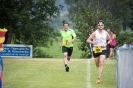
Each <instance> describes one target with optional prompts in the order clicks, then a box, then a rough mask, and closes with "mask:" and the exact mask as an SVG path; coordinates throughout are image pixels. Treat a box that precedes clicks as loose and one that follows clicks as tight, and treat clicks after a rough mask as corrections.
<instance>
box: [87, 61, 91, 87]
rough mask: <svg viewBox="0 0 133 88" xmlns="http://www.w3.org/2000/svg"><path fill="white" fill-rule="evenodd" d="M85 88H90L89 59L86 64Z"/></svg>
mask: <svg viewBox="0 0 133 88" xmlns="http://www.w3.org/2000/svg"><path fill="white" fill-rule="evenodd" d="M87 88H92V87H91V84H90V59H88V64H87Z"/></svg>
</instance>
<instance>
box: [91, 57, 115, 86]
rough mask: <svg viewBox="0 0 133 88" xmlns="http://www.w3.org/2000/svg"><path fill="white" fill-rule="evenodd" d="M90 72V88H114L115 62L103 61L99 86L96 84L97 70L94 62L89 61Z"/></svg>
mask: <svg viewBox="0 0 133 88" xmlns="http://www.w3.org/2000/svg"><path fill="white" fill-rule="evenodd" d="M90 71H91V73H90V74H91V85H92V88H116V85H117V84H116V60H105V62H104V68H103V74H102V77H101V80H102V83H101V84H96V80H97V78H98V68H97V67H96V66H95V63H94V61H93V62H92V61H91V69H90Z"/></svg>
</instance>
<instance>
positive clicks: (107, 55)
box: [106, 29, 110, 59]
mask: <svg viewBox="0 0 133 88" xmlns="http://www.w3.org/2000/svg"><path fill="white" fill-rule="evenodd" d="M107 32H108V34H109V35H110V29H107ZM107 42H108V40H107ZM109 55H110V44H108V45H107V53H106V58H107V59H109Z"/></svg>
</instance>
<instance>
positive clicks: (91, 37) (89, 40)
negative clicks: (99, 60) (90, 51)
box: [86, 32, 97, 44]
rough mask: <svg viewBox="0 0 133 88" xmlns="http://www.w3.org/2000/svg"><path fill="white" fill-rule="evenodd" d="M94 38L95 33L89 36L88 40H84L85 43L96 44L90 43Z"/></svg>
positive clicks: (94, 42)
mask: <svg viewBox="0 0 133 88" xmlns="http://www.w3.org/2000/svg"><path fill="white" fill-rule="evenodd" d="M94 37H95V32H93V33H92V34H91V35H90V36H89V38H88V39H87V40H86V42H87V43H90V44H97V42H96V41H92V40H93V38H94Z"/></svg>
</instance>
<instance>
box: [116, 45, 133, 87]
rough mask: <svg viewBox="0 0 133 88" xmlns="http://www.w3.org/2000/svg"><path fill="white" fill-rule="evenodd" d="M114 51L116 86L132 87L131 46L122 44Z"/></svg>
mask: <svg viewBox="0 0 133 88" xmlns="http://www.w3.org/2000/svg"><path fill="white" fill-rule="evenodd" d="M116 52H117V88H133V46H132V45H126V44H124V45H123V46H121V47H119V48H118V49H117V50H116Z"/></svg>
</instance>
